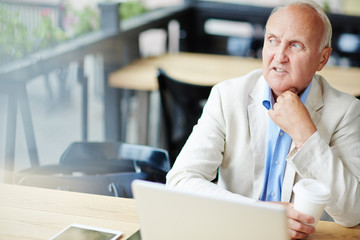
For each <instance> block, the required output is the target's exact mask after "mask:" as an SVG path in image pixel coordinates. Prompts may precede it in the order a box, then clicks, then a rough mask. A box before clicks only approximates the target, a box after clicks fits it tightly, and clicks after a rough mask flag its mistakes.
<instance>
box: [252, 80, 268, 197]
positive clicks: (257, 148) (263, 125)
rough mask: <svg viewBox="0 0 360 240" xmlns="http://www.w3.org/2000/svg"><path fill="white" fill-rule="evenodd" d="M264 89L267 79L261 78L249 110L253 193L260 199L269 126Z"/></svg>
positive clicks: (253, 92) (254, 91)
mask: <svg viewBox="0 0 360 240" xmlns="http://www.w3.org/2000/svg"><path fill="white" fill-rule="evenodd" d="M264 89H265V79H264V77H263V76H261V77H260V79H258V81H257V83H256V85H255V87H254V89H253V90H252V92H251V93H250V96H249V98H250V99H249V105H248V108H247V111H248V118H249V130H250V138H251V146H252V149H253V159H254V175H253V179H254V180H253V184H254V185H253V191H254V196H257V197H258V198H259V197H260V194H261V190H262V187H263V183H264V153H265V150H266V137H265V136H266V129H267V124H268V123H267V119H268V118H267V110H266V109H265V107H264V106H263V105H262V99H263V94H264Z"/></svg>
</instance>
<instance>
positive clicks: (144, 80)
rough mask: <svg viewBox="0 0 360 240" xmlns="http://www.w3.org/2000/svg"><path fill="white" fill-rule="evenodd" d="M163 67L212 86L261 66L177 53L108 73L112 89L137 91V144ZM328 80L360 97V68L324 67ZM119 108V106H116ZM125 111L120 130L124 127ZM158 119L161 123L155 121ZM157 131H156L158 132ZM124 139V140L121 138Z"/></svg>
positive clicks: (258, 62)
mask: <svg viewBox="0 0 360 240" xmlns="http://www.w3.org/2000/svg"><path fill="white" fill-rule="evenodd" d="M159 67H160V68H162V69H163V70H164V71H165V72H166V73H167V74H168V75H169V76H171V77H173V78H175V79H177V80H180V81H184V82H188V83H192V84H198V85H205V86H213V85H215V84H216V83H218V82H221V81H223V80H226V79H230V78H234V77H239V76H243V75H246V74H248V73H249V72H250V71H252V70H254V69H259V68H261V67H262V61H261V59H254V58H243V57H234V56H227V55H215V54H200V53H184V52H180V53H176V54H165V55H161V56H158V57H149V58H143V59H139V60H137V61H135V62H133V63H132V64H130V65H127V66H125V67H123V68H121V69H119V70H117V71H115V72H113V73H111V74H110V76H109V79H108V80H109V85H110V86H111V87H114V88H120V89H131V90H138V97H139V101H140V102H141V104H139V109H138V111H137V112H138V113H139V114H140V115H138V116H137V119H136V120H137V121H138V129H139V132H140V133H139V139H140V140H143V141H140V142H139V143H141V144H149V142H155V143H153V145H156V143H157V142H156V141H157V140H156V138H158V136H155V137H154V136H152V139H154V138H155V140H150V141H149V136H148V135H149V132H148V129H149V120H148V115H149V111H150V110H149V96H150V93H151V92H153V91H156V90H158V84H157V69H158V68H159ZM319 73H320V74H321V75H323V76H324V77H325V78H326V79H327V80H328V81H329V83H330V84H331V85H332V86H333V87H335V88H337V89H339V90H340V91H343V92H347V93H350V94H352V95H354V96H360V68H341V67H335V66H334V67H333V66H327V67H325V68H324V69H323V70H322V71H321V72H319ZM119 107H120V106H119ZM126 112H127V111H123V115H125V116H123V117H124V118H125V119H124V121H123V123H124V124H125V126H122V129H126ZM157 122H160V121H158V120H157ZM157 132H158V131H157ZM121 140H122V141H124V139H121Z"/></svg>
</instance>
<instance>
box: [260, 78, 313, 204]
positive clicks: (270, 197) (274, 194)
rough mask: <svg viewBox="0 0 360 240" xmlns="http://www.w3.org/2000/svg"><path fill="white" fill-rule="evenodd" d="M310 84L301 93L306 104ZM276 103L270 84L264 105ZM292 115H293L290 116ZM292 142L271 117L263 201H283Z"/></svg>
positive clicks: (271, 105) (268, 105)
mask: <svg viewBox="0 0 360 240" xmlns="http://www.w3.org/2000/svg"><path fill="white" fill-rule="evenodd" d="M310 86H311V83H310V85H309V86H308V87H307V88H306V89H305V91H304V92H303V93H302V94H301V95H300V100H301V102H302V103H303V104H305V101H306V98H307V95H308V94H309V90H310ZM274 103H275V100H274V97H273V95H272V92H271V89H270V87H269V85H268V84H266V87H265V93H264V98H263V105H264V107H265V108H266V109H267V110H269V109H270V108H271V109H272V107H273V105H274ZM289 117H291V116H289ZM290 144H291V138H290V136H289V135H288V134H287V133H285V132H284V131H283V130H281V129H280V128H279V127H278V126H277V125H276V124H275V123H274V122H273V121H272V120H271V118H269V123H268V130H267V142H266V155H265V173H264V174H265V176H264V187H263V191H262V194H261V196H260V200H262V201H281V188H282V182H283V179H284V173H285V166H286V156H287V155H288V153H289V150H290Z"/></svg>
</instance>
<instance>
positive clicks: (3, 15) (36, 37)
mask: <svg viewBox="0 0 360 240" xmlns="http://www.w3.org/2000/svg"><path fill="white" fill-rule="evenodd" d="M63 25H64V26H62V28H61V27H60V26H55V25H54V23H53V22H52V20H51V17H50V15H49V9H45V10H44V11H42V13H41V20H40V23H39V24H38V26H37V27H35V28H34V29H32V30H29V29H28V28H27V26H26V25H25V24H24V23H23V22H21V20H20V14H19V12H18V11H17V12H11V11H7V10H6V9H5V7H4V6H3V5H2V4H0V33H1V34H0V64H2V63H4V62H5V63H6V62H9V61H11V60H14V59H17V58H21V57H23V56H25V55H27V54H29V53H32V52H34V51H36V50H39V49H42V48H46V47H49V46H53V45H55V44H57V43H59V42H61V41H65V40H67V39H71V38H74V37H77V36H79V35H82V34H84V33H87V32H90V31H94V30H96V29H98V28H99V14H98V12H97V11H95V10H94V9H92V8H90V7H84V8H83V9H81V10H76V9H73V8H72V7H71V6H70V5H69V4H67V5H66V6H65V8H64V19H63Z"/></svg>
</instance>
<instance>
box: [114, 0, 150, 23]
mask: <svg viewBox="0 0 360 240" xmlns="http://www.w3.org/2000/svg"><path fill="white" fill-rule="evenodd" d="M146 11H147V9H146V8H145V7H144V5H143V4H142V3H141V1H139V0H137V1H127V2H123V3H121V4H120V7H119V16H120V18H121V19H122V20H124V19H129V18H131V17H134V16H137V15H140V14H143V13H145V12H146Z"/></svg>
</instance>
